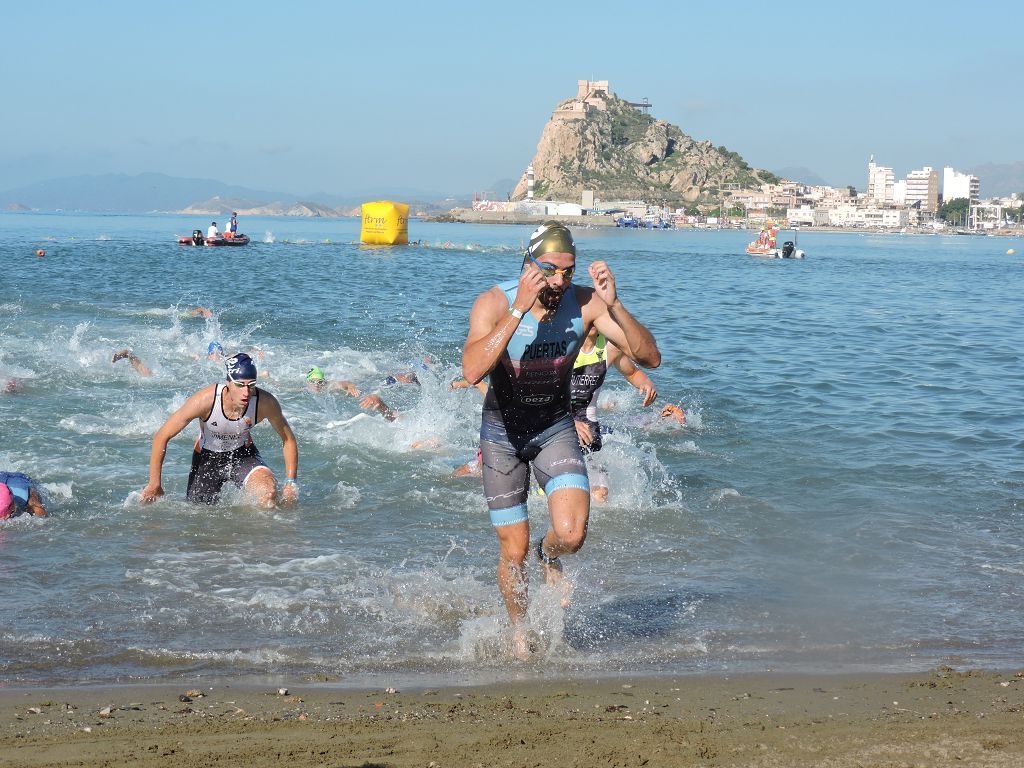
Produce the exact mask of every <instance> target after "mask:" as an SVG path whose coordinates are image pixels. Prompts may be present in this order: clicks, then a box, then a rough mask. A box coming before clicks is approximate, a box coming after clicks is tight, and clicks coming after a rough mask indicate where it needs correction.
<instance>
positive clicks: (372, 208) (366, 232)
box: [359, 200, 409, 245]
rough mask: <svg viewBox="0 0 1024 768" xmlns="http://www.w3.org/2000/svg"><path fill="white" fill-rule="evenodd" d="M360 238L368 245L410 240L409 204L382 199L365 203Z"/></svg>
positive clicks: (400, 243)
mask: <svg viewBox="0 0 1024 768" xmlns="http://www.w3.org/2000/svg"><path fill="white" fill-rule="evenodd" d="M362 212H363V226H362V229H361V230H360V232H359V239H360V240H362V241H363V242H364V243H366V244H368V245H404V244H405V243H408V242H409V206H408V205H406V204H405V203H394V202H392V201H390V200H380V201H377V202H374V203H363V208H362Z"/></svg>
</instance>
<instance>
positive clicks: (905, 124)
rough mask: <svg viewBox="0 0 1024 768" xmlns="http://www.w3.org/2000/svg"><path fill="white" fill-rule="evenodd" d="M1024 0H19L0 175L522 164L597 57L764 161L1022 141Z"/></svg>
mask: <svg viewBox="0 0 1024 768" xmlns="http://www.w3.org/2000/svg"><path fill="white" fill-rule="evenodd" d="M1022 8H1024V5H1022V4H1021V3H1020V2H1019V1H1018V2H1003V0H995V2H988V3H984V4H973V5H972V4H968V3H962V2H961V3H956V4H953V3H944V2H902V3H897V2H885V3H881V2H853V3H843V4H841V5H833V4H826V3H820V2H816V3H809V2H793V3H774V4H769V3H753V2H750V3H748V2H733V3H729V4H724V3H703V4H691V3H686V2H675V3H661V2H645V3H621V2H588V3H576V2H565V3H555V2H547V3H540V2H532V1H530V0H520V1H519V2H516V3H508V4H499V3H446V2H434V3H425V2H416V3H411V2H410V3H405V2H391V3H387V2H373V3H361V4H360V3H341V2H336V3H332V2H301V1H297V2H294V3H289V4H285V3H280V2H274V3H270V2H260V1H259V0H256V1H251V2H246V3H242V2H234V1H233V0H228V1H226V2H219V3H216V4H209V3H199V2H190V1H188V0H185V1H179V2H174V3H140V2H135V3H130V4H129V3H125V2H106V3H78V2H47V0H39V2H36V3H32V4H29V3H19V4H17V5H14V4H11V3H6V4H5V10H4V13H3V20H4V27H5V35H4V38H5V39H4V45H3V46H2V47H0V74H2V77H3V85H4V88H3V90H4V100H5V109H4V113H5V116H4V118H3V120H2V121H0V189H8V188H12V187H15V186H20V185H22V184H26V183H31V182H35V181H40V180H44V179H48V178H53V177H58V176H64V175H76V174H82V173H111V172H123V173H133V174H134V173H141V172H144V171H157V172H161V173H167V174H171V175H175V176H194V177H208V178H215V179H218V180H221V181H224V182H227V183H231V184H241V185H245V186H250V187H256V188H261V189H269V190H274V191H288V192H293V193H295V194H299V195H309V194H313V193H316V192H318V191H323V192H330V193H339V194H341V193H347V192H357V191H359V190H364V189H374V190H385V189H387V188H388V187H396V188H403V189H404V188H417V189H424V190H431V191H438V192H452V193H455V192H466V191H471V190H474V189H484V188H486V187H488V186H489V185H491V184H492V182H494V181H496V180H498V179H501V178H509V177H517V176H518V175H519V174H520V173H521V172H522V170H523V168H524V167H525V166H526V164H527V163H528V162H529V161H530V159H531V158H532V156H533V153H534V151H535V149H536V144H537V140H538V139H539V137H540V132H541V129H542V128H543V126H544V123H545V121H546V120H547V118H548V117H549V116H550V113H551V110H552V108H553V107H554V105H555V104H556V103H557V102H558V101H559V100H561V99H564V98H568V97H570V96H573V95H574V94H575V89H576V81H577V79H580V78H592V79H608V80H610V82H611V88H612V90H613V91H615V92H616V93H617V94H619V95H620V96H622V97H625V98H628V99H630V100H639V99H641V98H643V97H644V96H646V97H648V98H649V99H650V100H651V102H652V104H653V105H654V107H653V110H652V114H654V115H655V116H656V117H658V118H660V119H663V120H667V121H669V122H672V123H675V124H676V125H678V126H679V127H680V128H682V129H683V131H684V132H686V133H688V134H690V135H691V136H694V137H695V138H697V139H710V140H711V141H713V142H714V143H715V144H716V145H719V144H724V145H725V146H727V147H728V148H729V149H731V150H735V151H737V152H739V153H740V154H742V155H743V156H744V158H746V159H747V161H748V162H750V163H751V164H752V165H754V166H757V167H764V168H769V169H777V168H783V167H788V166H805V167H807V168H810V169H811V170H813V171H815V172H817V173H818V174H819V175H821V176H823V177H824V178H825V179H826V180H828V181H829V182H831V183H834V184H837V185H838V184H848V183H850V184H854V185H856V186H858V187H863V186H864V184H865V178H864V177H865V175H866V171H865V167H866V163H867V158H868V155H869V154H870V153H874V154H875V157H876V160H877V161H878V162H879V163H880V164H884V165H890V166H893V167H894V168H895V170H896V173H897V174H898V175H901V174H905V173H906V172H907V171H909V170H911V169H913V168H917V167H920V166H922V165H932V166H936V167H941V166H943V165H947V164H948V165H953V166H955V167H958V168H967V167H970V166H973V165H977V164H981V163H985V162H1012V161H1016V160H1024V148H1022V147H1021V136H1024V120H1022V117H1024V99H1022V98H1021V95H1020V94H1021V78H1022V75H1021V57H1020V53H1019V35H1020V32H1021V28H1022V23H1024V10H1022Z"/></svg>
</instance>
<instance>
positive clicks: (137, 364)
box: [110, 349, 153, 378]
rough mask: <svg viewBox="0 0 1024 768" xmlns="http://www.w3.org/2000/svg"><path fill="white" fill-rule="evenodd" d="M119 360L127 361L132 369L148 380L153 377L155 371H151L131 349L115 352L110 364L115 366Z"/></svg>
mask: <svg viewBox="0 0 1024 768" xmlns="http://www.w3.org/2000/svg"><path fill="white" fill-rule="evenodd" d="M118 360H127V361H128V362H129V363H130V364H131V366H132V368H134V369H135V371H136V373H138V374H139V376H146V377H147V378H148V377H149V376H152V375H153V371H151V370H150V369H149V368H148V367H147V366H146V364H145V363H143V362H142V361H141V360H140V359H139V356H138V355H136V354H135V353H134V352H132V351H131V350H130V349H122V350H119V351H117V352H115V353H114V356H113V357H112V358H111V360H110V362H111V364H113V363H116V362H117V361H118Z"/></svg>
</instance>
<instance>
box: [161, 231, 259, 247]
mask: <svg viewBox="0 0 1024 768" xmlns="http://www.w3.org/2000/svg"><path fill="white" fill-rule="evenodd" d="M248 244H249V236H248V235H240V234H235V235H232V236H231V237H228V236H227V234H226V233H225V234H219V235H217V236H216V237H204V236H203V231H202V230H201V229H194V230H192V234H191V236H189V237H179V238H178V245H210V246H217V245H233V246H239V245H248Z"/></svg>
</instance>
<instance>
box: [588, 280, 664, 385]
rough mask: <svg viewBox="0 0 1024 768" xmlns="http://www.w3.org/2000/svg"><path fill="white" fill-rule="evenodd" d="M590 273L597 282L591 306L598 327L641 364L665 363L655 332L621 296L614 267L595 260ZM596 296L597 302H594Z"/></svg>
mask: <svg viewBox="0 0 1024 768" xmlns="http://www.w3.org/2000/svg"><path fill="white" fill-rule="evenodd" d="M589 272H590V277H591V279H592V280H593V281H594V292H593V295H592V296H591V298H590V301H589V302H587V305H588V309H589V314H590V317H591V321H592V322H593V323H594V325H596V326H597V330H599V331H600V332H601V333H603V334H604V336H605V338H606V339H608V340H609V341H610V342H612V343H613V344H615V346H617V347H618V348H619V349H621V350H622V351H623V352H625V353H626V354H627V355H629V356H630V357H631V358H632V359H633V360H635V361H636V362H637V363H638V364H639V365H642V366H643V367H644V368H657V367H658V366H659V365H661V352H660V351H659V350H658V344H657V342H656V341H655V340H654V336H653V335H652V334H651V332H650V331H649V330H647V328H645V327H644V326H643V325H642V324H641V323H640V322H639V321H638V320H637V319H636V318H635V317H633V315H631V314H630V312H629V310H627V309H626V307H625V306H624V305H623V303H622V301H621V300H620V299H619V296H618V291H617V289H616V286H615V275H614V273H613V272H612V270H611V267H609V266H608V265H607V264H605V263H604V262H603V261H595V262H594V263H593V264H591V265H590V269H589ZM595 298H596V299H598V301H597V302H594V299H595ZM602 304H603V305H604V306H602Z"/></svg>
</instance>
